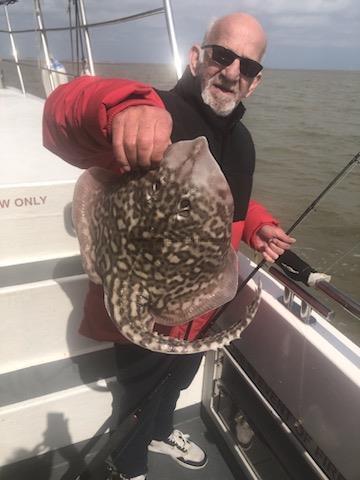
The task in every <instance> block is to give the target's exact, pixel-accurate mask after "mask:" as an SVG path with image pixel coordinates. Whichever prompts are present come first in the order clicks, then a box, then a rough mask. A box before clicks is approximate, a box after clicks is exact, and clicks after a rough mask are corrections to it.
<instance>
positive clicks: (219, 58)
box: [201, 45, 263, 78]
mask: <svg viewBox="0 0 360 480" xmlns="http://www.w3.org/2000/svg"><path fill="white" fill-rule="evenodd" d="M201 48H211V52H212V53H211V59H212V60H213V61H214V62H216V63H218V64H219V65H221V66H222V67H228V66H229V65H231V64H232V63H233V62H234V60H236V59H237V58H238V59H239V60H240V72H241V73H242V74H243V75H245V76H246V77H250V78H254V77H256V75H257V74H258V73H260V72H261V70H262V69H263V67H262V65H260V63H258V62H256V61H255V60H251V58H245V57H240V55H236V53H234V52H233V51H232V50H229V49H228V48H225V47H221V46H220V45H203V46H202V47H201Z"/></svg>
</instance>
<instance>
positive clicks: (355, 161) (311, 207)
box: [199, 152, 360, 338]
mask: <svg viewBox="0 0 360 480" xmlns="http://www.w3.org/2000/svg"><path fill="white" fill-rule="evenodd" d="M359 164H360V152H358V153H357V154H356V155H354V156H353V158H352V159H351V160H350V162H349V163H347V165H345V167H344V168H343V169H342V170H341V171H340V172H339V173H338V174H337V175H336V176H335V177H334V178H333V179H332V180H331V182H330V183H329V184H328V185H327V186H326V187H325V188H324V189H323V190H322V191H321V192H320V193H319V195H318V196H317V197H316V198H315V200H313V201H312V202H311V204H310V205H309V206H308V207H307V208H306V209H305V210H304V211H303V212H302V214H301V215H300V216H299V217H298V218H297V219H296V220H295V222H294V223H293V224H292V225H291V227H290V228H289V229H288V230H287V231H286V232H285V233H286V234H287V235H289V234H290V233H291V232H292V231H293V230H294V229H295V228H296V227H297V226H298V225H299V224H300V223H301V222H302V221H303V220H304V218H306V217H307V216H308V215H309V213H310V212H311V211H312V210H314V209H315V207H316V205H317V204H318V203H319V202H320V200H321V199H322V198H323V197H324V196H325V195H326V194H327V193H328V192H329V191H330V190H332V189H333V188H334V187H335V186H336V185H337V184H339V183H340V182H341V181H342V180H343V179H344V178H345V177H346V176H347V175H348V174H349V173H350V172H351V171H352V170H353V169H354V168H355V166H357V165H359ZM265 264H266V260H265V259H263V260H261V262H259V263H258V264H257V266H256V267H255V268H254V269H253V270H252V271H251V272H250V274H249V275H248V276H247V277H246V278H245V279H244V280H243V281H242V283H241V284H240V285H239V286H238V288H237V290H236V294H235V296H236V295H238V293H239V292H241V290H242V289H243V288H244V287H245V286H246V285H247V283H248V282H249V280H251V279H252V278H253V277H254V275H255V274H256V273H257V272H258V271H259V270H260V268H261V267H263V266H264V265H265ZM229 303H230V302H228V303H225V305H223V306H222V307H220V308H219V309H218V310H217V311H216V313H215V314H214V315H213V317H212V319H211V320H210V322H209V323H208V324H207V325H206V326H205V328H204V329H203V330H202V331H201V332H200V335H199V338H201V337H203V335H204V334H205V333H206V332H207V331H208V330H209V329H210V328H211V327H212V326H213V325H214V324H215V322H216V321H217V319H218V318H219V317H220V315H221V314H222V313H223V312H224V310H225V309H226V307H227V306H228V304H229Z"/></svg>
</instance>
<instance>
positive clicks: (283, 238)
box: [253, 225, 296, 263]
mask: <svg viewBox="0 0 360 480" xmlns="http://www.w3.org/2000/svg"><path fill="white" fill-rule="evenodd" d="M295 242H296V240H295V238H292V237H289V235H286V233H285V232H284V230H283V229H282V228H281V227H276V226H275V225H264V226H263V227H261V228H259V230H257V231H256V232H255V235H254V238H253V246H254V248H255V250H257V251H258V252H261V253H262V256H263V257H264V259H265V260H266V261H267V262H271V263H274V262H275V260H276V259H277V258H279V256H280V255H282V254H283V253H284V251H285V250H289V248H290V247H291V245H292V244H293V243H295Z"/></svg>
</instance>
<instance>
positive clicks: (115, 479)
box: [106, 460, 146, 480]
mask: <svg viewBox="0 0 360 480" xmlns="http://www.w3.org/2000/svg"><path fill="white" fill-rule="evenodd" d="M106 468H107V473H108V475H107V477H106V480H146V475H138V476H137V477H128V476H126V475H124V474H123V473H119V472H118V471H117V469H116V467H115V465H114V464H113V463H112V461H111V460H107V461H106Z"/></svg>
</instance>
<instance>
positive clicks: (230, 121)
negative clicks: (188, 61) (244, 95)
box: [172, 66, 246, 132]
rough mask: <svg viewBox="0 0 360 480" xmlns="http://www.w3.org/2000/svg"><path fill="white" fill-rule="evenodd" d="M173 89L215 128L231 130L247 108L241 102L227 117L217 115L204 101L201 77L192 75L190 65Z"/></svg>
mask: <svg viewBox="0 0 360 480" xmlns="http://www.w3.org/2000/svg"><path fill="white" fill-rule="evenodd" d="M172 91H173V92H174V93H176V94H178V95H180V96H181V97H182V98H183V99H184V100H185V101H186V102H189V103H191V104H192V105H194V106H196V108H197V109H199V111H200V113H201V115H202V116H203V117H204V118H205V120H206V121H207V122H208V123H210V124H211V125H212V126H213V127H214V128H215V129H217V130H221V131H223V132H225V131H227V130H231V129H232V128H233V127H234V126H235V124H236V123H238V122H239V120H241V118H242V117H243V115H244V113H245V110H246V109H245V107H244V105H243V104H242V103H239V105H238V106H237V107H236V108H235V109H234V110H233V111H232V112H231V113H230V115H228V116H227V117H220V116H219V115H216V113H215V112H213V110H212V109H211V108H210V107H209V106H208V105H206V104H205V103H204V102H203V99H202V97H201V85H200V81H199V78H198V77H194V76H193V75H192V73H191V71H190V68H189V66H187V67H186V70H185V72H184V74H183V76H182V77H181V78H180V80H179V81H178V82H177V84H176V85H175V87H174V88H173V90H172Z"/></svg>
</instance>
